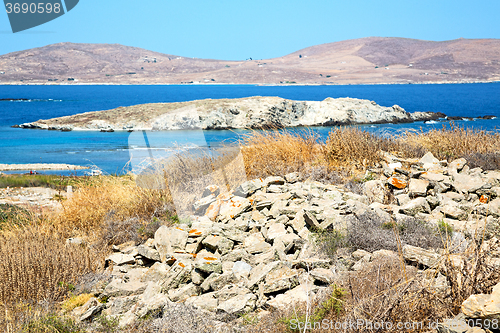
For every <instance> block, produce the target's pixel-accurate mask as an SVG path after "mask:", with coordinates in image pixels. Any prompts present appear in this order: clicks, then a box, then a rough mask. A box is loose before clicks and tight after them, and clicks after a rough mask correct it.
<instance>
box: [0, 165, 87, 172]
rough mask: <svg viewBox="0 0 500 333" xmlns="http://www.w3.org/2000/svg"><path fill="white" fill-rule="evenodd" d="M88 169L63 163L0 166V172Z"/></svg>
mask: <svg viewBox="0 0 500 333" xmlns="http://www.w3.org/2000/svg"><path fill="white" fill-rule="evenodd" d="M88 168H89V167H84V166H81V165H71V164H64V163H34V164H0V171H16V170H33V171H35V170H36V171H38V170H83V169H88Z"/></svg>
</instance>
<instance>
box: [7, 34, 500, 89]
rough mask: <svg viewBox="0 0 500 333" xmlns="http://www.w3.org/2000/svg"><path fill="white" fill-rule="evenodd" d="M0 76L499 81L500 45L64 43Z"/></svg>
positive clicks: (14, 56)
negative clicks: (216, 55) (214, 51)
mask: <svg viewBox="0 0 500 333" xmlns="http://www.w3.org/2000/svg"><path fill="white" fill-rule="evenodd" d="M0 73H3V74H0V84H23V83H37V84H54V83H55V84H60V83H65V84H74V83H88V84H106V83H109V84H179V83H189V82H194V83H249V84H293V83H297V84H356V83H417V82H471V81H498V80H500V40H498V39H476V40H470V39H457V40H452V41H444V42H433V41H423V40H414V39H405V38H381V37H370V38H362V39H355V40H347V41H342V42H336V43H329V44H322V45H316V46H312V47H308V48H305V49H302V50H299V51H297V52H294V53H292V54H289V55H286V56H283V57H279V58H273V59H265V60H250V61H225V60H212V59H198V58H185V57H181V56H175V55H168V54H162V53H158V52H153V51H148V50H145V49H141V48H136V47H128V46H123V45H118V44H73V43H61V44H54V45H48V46H45V47H41V48H35V49H30V50H25V51H19V52H13V53H9V54H6V55H3V56H0ZM68 79H69V80H68ZM73 79H74V80H73Z"/></svg>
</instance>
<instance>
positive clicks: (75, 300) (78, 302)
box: [61, 294, 93, 312]
mask: <svg viewBox="0 0 500 333" xmlns="http://www.w3.org/2000/svg"><path fill="white" fill-rule="evenodd" d="M92 297H93V295H92V294H80V295H73V296H71V297H70V298H68V299H67V300H65V301H64V302H63V303H62V305H61V308H62V309H63V310H64V311H66V312H70V311H72V310H73V309H75V308H77V307H79V306H82V305H84V304H85V303H87V301H88V300H89V299H91V298H92Z"/></svg>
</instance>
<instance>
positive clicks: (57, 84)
mask: <svg viewBox="0 0 500 333" xmlns="http://www.w3.org/2000/svg"><path fill="white" fill-rule="evenodd" d="M485 83H500V80H495V81H489V80H477V81H435V82H434V81H430V82H428V81H422V82H379V83H208V82H207V83H111V82H108V83H96V82H93V83H89V82H75V83H64V84H61V83H53V82H47V83H45V82H31V83H25V82H22V83H17V82H16V83H14V82H6V83H3V82H0V86H64V87H66V86H261V87H308V86H314V87H316V86H318V87H319V86H382V85H411V84H414V85H429V84H485Z"/></svg>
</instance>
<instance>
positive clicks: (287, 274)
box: [264, 262, 299, 294]
mask: <svg viewBox="0 0 500 333" xmlns="http://www.w3.org/2000/svg"><path fill="white" fill-rule="evenodd" d="M298 284H299V273H298V272H297V271H296V270H294V269H292V268H290V267H288V266H287V265H286V264H285V263H284V262H279V263H278V265H276V266H274V267H273V268H272V269H271V270H270V271H269V273H268V274H266V276H265V279H264V293H266V294H269V293H274V292H277V291H281V290H288V289H292V288H294V287H295V286H297V285H298Z"/></svg>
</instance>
